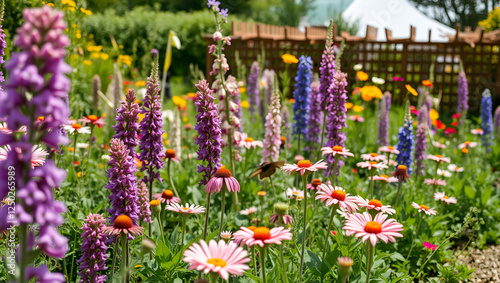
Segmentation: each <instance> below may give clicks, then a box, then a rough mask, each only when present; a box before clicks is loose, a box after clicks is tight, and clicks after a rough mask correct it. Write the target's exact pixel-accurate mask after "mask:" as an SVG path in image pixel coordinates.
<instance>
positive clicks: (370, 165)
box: [356, 161, 388, 170]
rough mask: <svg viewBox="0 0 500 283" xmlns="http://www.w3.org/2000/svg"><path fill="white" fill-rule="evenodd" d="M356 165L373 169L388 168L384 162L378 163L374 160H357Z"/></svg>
mask: <svg viewBox="0 0 500 283" xmlns="http://www.w3.org/2000/svg"><path fill="white" fill-rule="evenodd" d="M356 166H358V167H361V168H368V170H371V169H372V168H373V169H385V168H388V166H387V165H386V164H385V163H378V162H376V161H363V162H358V163H357V164H356Z"/></svg>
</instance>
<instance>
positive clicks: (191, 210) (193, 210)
mask: <svg viewBox="0 0 500 283" xmlns="http://www.w3.org/2000/svg"><path fill="white" fill-rule="evenodd" d="M165 209H166V210H170V211H174V212H177V213H181V214H200V213H203V212H205V208H204V207H203V206H200V205H194V204H191V205H189V204H187V203H186V204H185V205H180V204H178V203H175V202H171V203H170V204H168V205H167V206H166V207H165Z"/></svg>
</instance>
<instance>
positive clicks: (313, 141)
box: [307, 82, 323, 151]
mask: <svg viewBox="0 0 500 283" xmlns="http://www.w3.org/2000/svg"><path fill="white" fill-rule="evenodd" d="M319 86H320V85H319V82H313V83H312V84H311V92H310V93H309V118H308V120H307V141H309V142H310V146H309V147H308V149H309V150H311V151H316V150H317V148H318V145H319V143H320V139H321V125H322V124H323V112H322V111H321V108H320V104H321V101H320V100H319ZM320 146H321V145H320Z"/></svg>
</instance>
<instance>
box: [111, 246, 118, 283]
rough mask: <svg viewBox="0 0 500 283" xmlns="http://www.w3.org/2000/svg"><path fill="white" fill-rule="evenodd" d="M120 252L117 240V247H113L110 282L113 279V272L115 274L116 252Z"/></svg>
mask: <svg viewBox="0 0 500 283" xmlns="http://www.w3.org/2000/svg"><path fill="white" fill-rule="evenodd" d="M117 252H118V241H115V248H114V249H113V260H112V261H111V270H110V272H109V282H114V281H113V274H115V265H116V253H117Z"/></svg>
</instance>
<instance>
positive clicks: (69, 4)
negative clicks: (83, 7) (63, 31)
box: [61, 0, 76, 7]
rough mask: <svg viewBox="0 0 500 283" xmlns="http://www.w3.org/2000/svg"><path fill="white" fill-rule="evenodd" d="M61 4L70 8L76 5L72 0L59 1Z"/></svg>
mask: <svg viewBox="0 0 500 283" xmlns="http://www.w3.org/2000/svg"><path fill="white" fill-rule="evenodd" d="M61 3H63V5H68V6H70V7H76V3H75V1H73V0H61Z"/></svg>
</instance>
